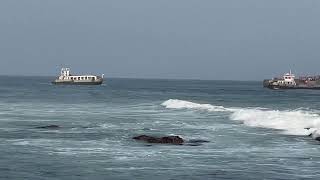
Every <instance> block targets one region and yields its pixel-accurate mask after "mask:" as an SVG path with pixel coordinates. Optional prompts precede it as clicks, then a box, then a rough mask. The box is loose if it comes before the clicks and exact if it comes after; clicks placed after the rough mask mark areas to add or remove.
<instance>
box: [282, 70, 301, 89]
mask: <svg viewBox="0 0 320 180" xmlns="http://www.w3.org/2000/svg"><path fill="white" fill-rule="evenodd" d="M278 84H279V85H282V86H295V85H297V84H296V81H295V75H294V74H292V73H291V70H290V72H289V73H286V74H284V75H283V78H282V79H281V80H278Z"/></svg>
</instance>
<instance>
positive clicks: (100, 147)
mask: <svg viewBox="0 0 320 180" xmlns="http://www.w3.org/2000/svg"><path fill="white" fill-rule="evenodd" d="M53 79H54V78H53V77H52V78H51V77H11V76H1V77H0V179H23V180H25V179H31V180H38V179H39V180H40V179H41V180H55V179H59V180H70V179H77V180H82V179H83V180H85V179H86V180H87V179H145V180H149V179H153V180H157V179H159V180H160V179H161V180H162V179H171V180H180V179H183V180H186V179H199V180H203V179H237V180H239V179H243V180H248V179H283V180H284V179H285V180H288V179H319V177H320V172H319V166H320V155H319V154H320V143H319V142H318V141H316V140H314V139H312V138H311V137H309V136H308V135H309V134H310V132H309V130H307V129H305V128H308V127H312V128H317V127H320V101H319V97H320V91H313V90H269V89H264V88H263V87H262V82H249V81H248V82H246V81H201V80H151V79H150V80H147V79H116V78H114V79H112V78H110V79H108V78H106V82H105V83H104V84H103V85H101V86H59V85H52V84H51V83H50V82H51V81H52V80H53ZM47 125H57V126H60V128H57V129H45V128H37V127H40V126H47ZM142 134H146V135H152V136H167V135H178V136H180V137H182V138H183V139H185V140H186V141H190V140H205V141H208V142H204V143H200V144H197V146H191V145H188V144H185V145H166V144H148V143H144V142H139V141H136V140H133V139H132V137H134V136H137V135H142Z"/></svg>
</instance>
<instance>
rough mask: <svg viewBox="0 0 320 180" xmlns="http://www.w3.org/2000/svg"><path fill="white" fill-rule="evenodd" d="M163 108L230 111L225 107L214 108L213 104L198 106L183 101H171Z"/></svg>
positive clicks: (165, 103) (163, 104) (166, 102)
mask: <svg viewBox="0 0 320 180" xmlns="http://www.w3.org/2000/svg"><path fill="white" fill-rule="evenodd" d="M162 106H164V107H166V108H168V109H194V110H207V111H222V112H223V111H229V110H228V109H227V108H225V107H223V106H214V105H211V104H197V103H193V102H190V101H183V100H178V99H169V100H167V101H165V102H163V103H162Z"/></svg>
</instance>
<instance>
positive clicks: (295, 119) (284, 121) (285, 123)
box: [162, 99, 320, 135]
mask: <svg viewBox="0 0 320 180" xmlns="http://www.w3.org/2000/svg"><path fill="white" fill-rule="evenodd" d="M162 106H164V107H166V108H168V109H191V110H206V111H208V112H229V113H230V114H229V118H230V119H231V120H236V121H241V122H242V123H243V124H245V125H247V126H252V127H263V128H271V129H277V130H282V131H283V132H284V133H285V134H291V135H308V134H310V131H309V130H307V129H305V128H317V129H320V116H319V114H316V113H314V112H312V111H304V110H287V111H279V110H270V109H262V108H226V107H223V106H215V105H211V104H198V103H194V102H190V101H183V100H178V99H170V100H167V101H165V102H163V103H162Z"/></svg>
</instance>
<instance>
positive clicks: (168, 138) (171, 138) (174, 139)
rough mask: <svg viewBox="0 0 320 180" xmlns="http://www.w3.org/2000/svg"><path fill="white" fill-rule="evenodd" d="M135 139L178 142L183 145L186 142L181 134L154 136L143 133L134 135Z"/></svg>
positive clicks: (165, 142)
mask: <svg viewBox="0 0 320 180" xmlns="http://www.w3.org/2000/svg"><path fill="white" fill-rule="evenodd" d="M133 139H135V140H139V141H145V142H148V143H158V144H177V145H181V144H183V143H184V140H183V139H182V138H181V137H179V136H164V137H153V136H147V135H141V136H136V137H133Z"/></svg>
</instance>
